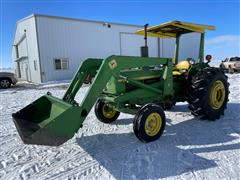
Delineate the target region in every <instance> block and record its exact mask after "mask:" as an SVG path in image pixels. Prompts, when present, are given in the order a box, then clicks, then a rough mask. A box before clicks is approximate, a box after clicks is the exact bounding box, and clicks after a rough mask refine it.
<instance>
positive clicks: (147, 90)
mask: <svg viewBox="0 0 240 180" xmlns="http://www.w3.org/2000/svg"><path fill="white" fill-rule="evenodd" d="M206 29H208V30H214V29H215V27H214V26H207V25H200V24H193V23H186V22H180V21H172V22H168V23H164V24H161V25H157V26H153V27H149V28H148V27H147V25H145V27H144V29H142V30H139V31H137V32H136V34H139V35H144V36H145V37H144V39H145V46H143V47H141V54H142V56H141V57H133V56H115V55H112V56H109V57H107V58H106V59H91V58H89V59H86V60H85V61H83V62H82V64H81V65H80V67H79V69H78V71H77V72H76V74H75V76H74V78H73V80H72V82H71V84H70V85H69V87H68V89H67V91H66V93H65V95H64V96H63V98H62V99H59V98H56V97H53V96H52V95H51V93H47V95H44V96H42V97H40V98H39V99H37V100H36V101H34V102H32V103H31V104H29V105H28V106H26V107H25V108H23V109H21V110H20V111H18V112H16V113H13V114H12V117H13V121H14V123H15V125H16V128H17V130H18V133H19V135H20V137H21V139H22V140H23V142H24V143H26V144H38V145H49V146H58V145H61V144H62V143H64V142H66V141H67V140H69V139H70V138H72V137H73V135H74V134H75V133H77V131H78V130H79V128H81V127H82V124H83V121H84V120H85V119H86V117H87V116H88V114H89V112H90V110H91V109H92V107H93V106H94V104H95V114H96V116H97V118H98V119H99V120H100V121H102V122H104V123H111V122H113V121H115V120H116V119H117V118H118V117H119V114H120V112H123V113H128V114H133V115H134V116H135V117H134V120H133V130H134V133H135V135H136V137H137V138H138V139H139V140H141V141H142V142H151V141H154V140H157V139H158V138H159V137H160V136H161V135H162V133H163V132H164V128H165V124H166V118H165V113H164V109H169V108H171V107H172V106H174V105H175V103H176V102H184V101H187V102H188V103H189V109H190V111H191V113H192V114H193V115H194V116H197V117H199V118H202V119H209V120H211V121H214V120H216V119H219V118H220V116H221V115H223V114H224V110H225V109H226V106H227V101H228V94H229V90H228V89H229V84H228V82H227V76H225V74H224V72H222V71H221V70H220V69H219V68H214V67H210V66H209V64H208V63H209V62H210V59H211V56H210V55H208V56H206V62H204V58H203V56H204V34H205V30H206ZM192 32H197V33H200V35H201V37H200V48H199V57H198V60H197V62H194V61H193V60H183V61H178V54H179V40H180V37H181V35H182V34H186V33H192ZM147 36H153V37H158V38H175V39H176V47H175V56H174V58H158V57H148V47H147ZM87 77H94V80H93V82H92V84H91V85H90V87H89V89H88V91H87V92H86V95H85V97H84V98H83V100H82V102H81V103H78V102H77V101H76V100H75V95H76V93H77V92H78V90H79V89H80V87H81V86H82V84H83V83H84V82H85V80H86V78H87Z"/></svg>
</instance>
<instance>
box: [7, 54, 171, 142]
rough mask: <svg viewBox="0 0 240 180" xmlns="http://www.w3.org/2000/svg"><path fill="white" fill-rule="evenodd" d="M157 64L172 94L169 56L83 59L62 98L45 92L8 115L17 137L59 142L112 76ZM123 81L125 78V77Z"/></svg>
mask: <svg viewBox="0 0 240 180" xmlns="http://www.w3.org/2000/svg"><path fill="white" fill-rule="evenodd" d="M160 64H162V65H164V66H165V68H164V69H165V70H164V74H163V81H164V91H166V92H171V93H173V85H172V60H171V59H167V58H146V57H130V56H109V57H108V58H106V59H105V60H102V59H87V60H85V61H84V62H83V63H82V64H81V65H80V67H79V69H78V71H77V72H76V74H75V76H74V78H73V80H72V82H71V84H70V85H69V88H68V89H67V91H66V93H65V95H64V96H63V98H62V99H59V98H56V97H53V96H52V95H50V94H47V95H45V96H42V97H40V98H39V99H37V100H36V101H34V102H33V103H31V104H29V105H28V106H26V107H25V108H23V109H21V110H20V111H18V112H16V113H13V114H12V117H13V121H14V123H15V126H16V127H17V130H18V132H19V135H20V137H21V138H22V140H23V142H24V143H26V144H38V145H49V146H59V145H61V144H63V143H64V142H66V141H67V140H69V139H70V138H72V137H73V136H74V134H75V133H76V132H77V131H78V130H79V128H80V127H82V123H83V121H84V120H85V119H86V117H87V115H88V113H89V112H90V110H91V109H92V107H93V105H94V103H95V102H96V100H97V99H98V97H99V96H100V95H101V93H102V92H103V89H104V88H105V87H106V84H107V83H108V81H109V80H110V78H111V77H112V76H114V77H117V78H121V76H120V72H121V70H124V69H129V68H141V67H144V68H146V67H147V66H156V65H160ZM96 71H97V74H96V76H95V79H94V81H93V83H92V85H91V86H90V88H89V89H88V91H87V92H86V94H85V97H84V98H83V100H82V102H81V103H80V105H79V104H78V103H77V102H76V101H75V96H76V94H77V92H78V90H79V89H80V88H81V86H82V84H83V82H84V80H85V78H86V77H87V75H89V74H90V75H94V74H95V73H96ZM126 81H128V79H127V77H126ZM129 83H135V85H137V86H140V87H141V86H142V87H143V88H147V87H146V85H144V84H143V83H141V82H133V81H131V80H129ZM147 89H149V90H152V91H154V92H155V93H158V92H159V93H161V91H158V90H157V89H154V88H147ZM169 90H170V91H169Z"/></svg>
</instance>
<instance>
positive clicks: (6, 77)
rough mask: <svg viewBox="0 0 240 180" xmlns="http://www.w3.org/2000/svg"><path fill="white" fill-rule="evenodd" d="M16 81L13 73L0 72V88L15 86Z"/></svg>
mask: <svg viewBox="0 0 240 180" xmlns="http://www.w3.org/2000/svg"><path fill="white" fill-rule="evenodd" d="M16 83H17V79H16V76H15V74H14V73H11V72H0V88H9V87H10V86H11V85H15V84H16Z"/></svg>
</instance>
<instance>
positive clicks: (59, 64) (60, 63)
mask: <svg viewBox="0 0 240 180" xmlns="http://www.w3.org/2000/svg"><path fill="white" fill-rule="evenodd" d="M54 65H55V69H56V70H59V69H68V59H67V58H61V59H54Z"/></svg>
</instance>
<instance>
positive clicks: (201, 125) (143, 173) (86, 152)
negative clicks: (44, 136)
mask: <svg viewBox="0 0 240 180" xmlns="http://www.w3.org/2000/svg"><path fill="white" fill-rule="evenodd" d="M229 81H230V91H231V94H230V101H229V104H228V108H227V110H226V112H225V116H224V117H222V118H221V119H219V120H217V121H215V122H210V121H203V120H199V119H196V118H194V117H193V116H192V115H191V114H190V112H189V111H188V108H187V104H185V103H178V104H177V106H176V107H174V108H173V109H172V111H166V117H167V127H166V130H165V132H164V134H163V136H162V137H161V138H160V139H159V140H157V141H155V142H152V143H148V144H143V143H141V142H140V141H139V140H138V139H137V138H136V137H135V136H134V134H133V130H132V118H133V116H131V115H127V114H121V116H120V118H119V120H117V121H116V122H114V123H113V124H103V123H101V122H99V121H98V120H97V119H96V117H95V115H94V112H93V111H91V113H90V115H89V116H88V117H87V119H86V121H85V122H84V124H83V128H82V129H80V130H79V132H78V134H76V135H75V137H74V138H72V139H71V140H69V141H68V142H66V143H65V144H63V145H62V146H60V147H46V146H36V145H24V144H23V143H22V141H21V140H20V138H19V136H18V134H17V131H16V128H15V126H14V124H13V122H12V118H11V113H13V112H16V111H17V110H19V109H21V108H23V107H24V106H26V105H27V104H29V103H30V102H32V101H33V100H35V99H37V98H38V97H40V96H42V95H44V94H46V92H47V91H50V92H52V94H53V95H54V96H57V97H62V96H63V94H64V92H65V90H66V87H67V85H66V84H64V83H63V84H61V85H60V86H59V85H56V84H55V85H26V84H22V85H19V86H18V87H14V88H11V89H7V90H3V89H1V90H0V98H1V99H0V103H1V104H0V179H3V180H8V179H14V180H15V179H124V180H126V179H160V178H162V179H214V180H215V179H239V178H240V134H239V132H240V89H239V88H240V75H237V74H234V75H229ZM86 88H87V87H85V88H83V89H81V91H80V92H79V93H78V95H77V98H76V99H79V100H80V99H81V98H82V94H83V93H84V92H85V91H86Z"/></svg>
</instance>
